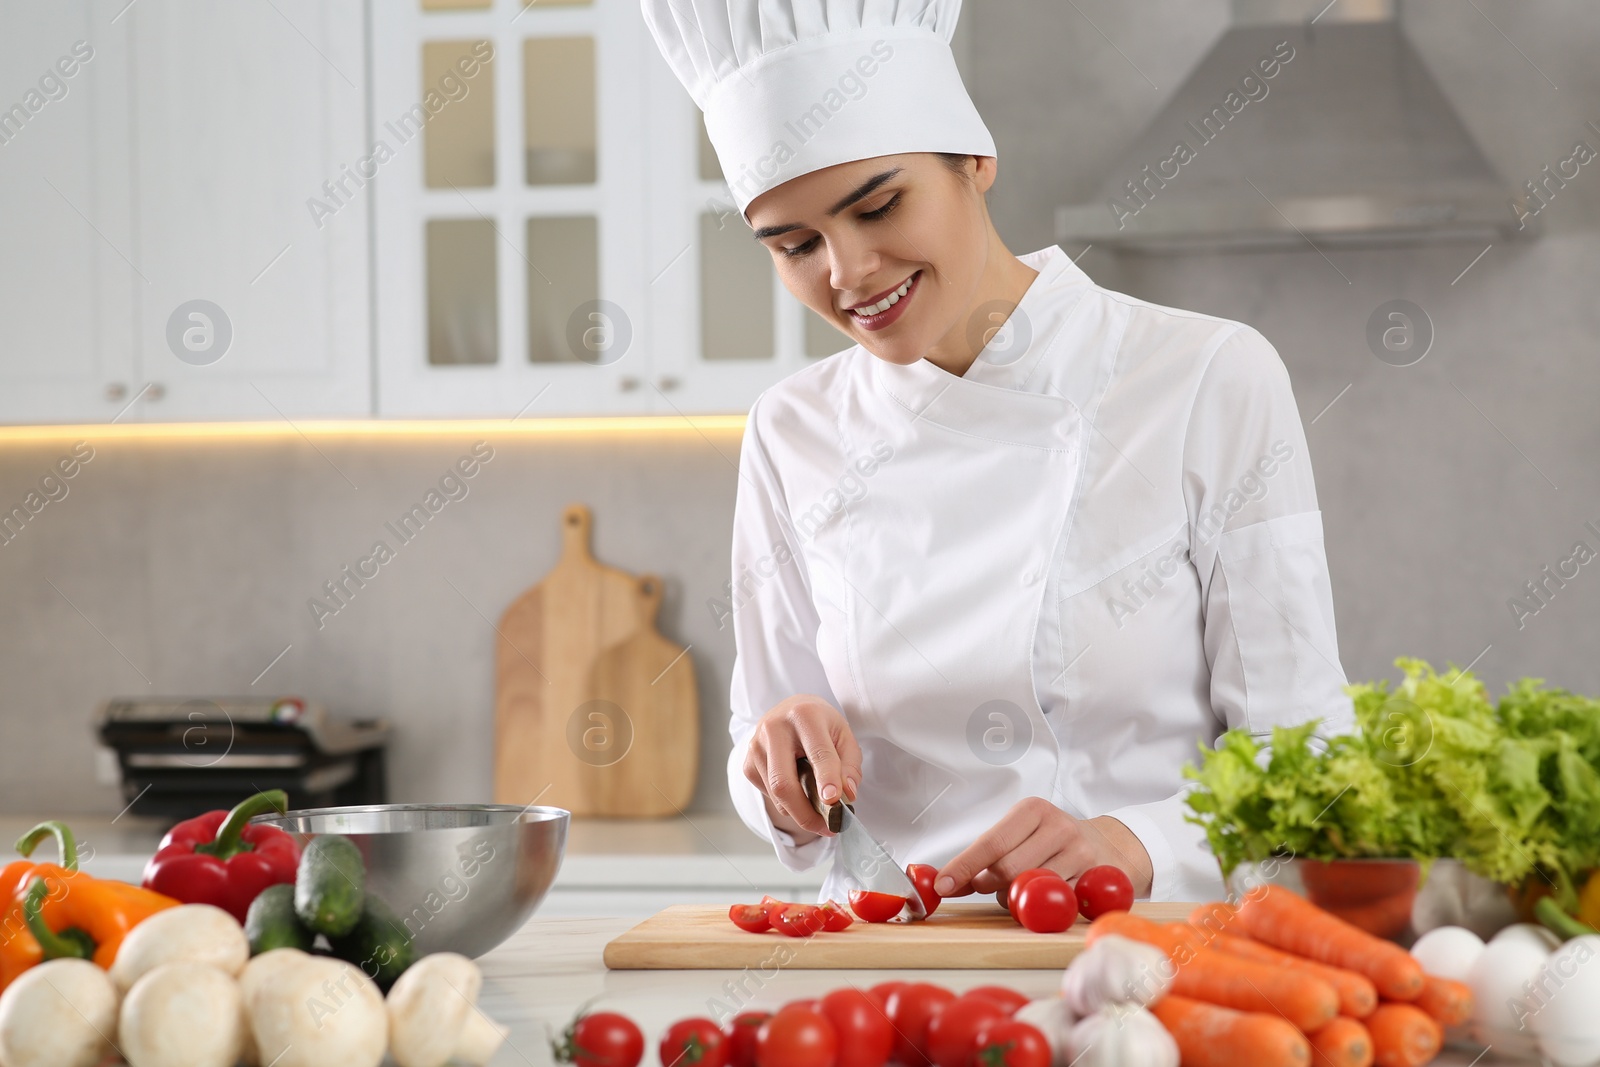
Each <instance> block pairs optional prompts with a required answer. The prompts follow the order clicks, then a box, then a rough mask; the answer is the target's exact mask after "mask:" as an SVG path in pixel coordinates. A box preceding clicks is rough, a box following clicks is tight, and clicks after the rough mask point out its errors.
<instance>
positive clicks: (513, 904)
mask: <svg viewBox="0 0 1600 1067" xmlns="http://www.w3.org/2000/svg"><path fill="white" fill-rule="evenodd" d="M570 820H571V813H569V812H566V811H563V810H561V809H560V808H546V807H539V808H533V807H526V808H524V807H517V806H515V805H499V804H388V805H373V806H366V807H342V808H320V809H312V810H307V811H291V812H289V813H288V814H287V815H261V816H257V817H256V818H255V819H254V820H252V821H253V822H256V823H266V824H267V825H270V826H276V827H278V828H280V829H282V830H286V831H288V832H289V833H291V834H293V835H295V837H296V838H297V839H298V840H299V842H300V844H301V846H302V847H304V845H305V844H306V842H308V841H310V840H311V839H312V838H313V837H316V836H318V835H320V834H337V835H339V836H341V837H346V838H349V839H350V841H351V842H352V843H353V844H354V845H355V846H356V848H358V849H360V850H361V859H362V861H363V862H364V864H365V865H366V871H367V886H366V888H367V891H368V892H370V893H374V894H376V895H377V896H379V897H381V898H382V899H383V901H384V903H386V904H388V905H389V907H390V908H391V909H393V911H394V913H395V917H396V918H397V919H398V920H399V921H400V923H401V924H402V925H403V926H404V927H405V931H406V933H407V934H408V935H409V936H410V937H411V938H412V939H413V942H414V945H415V948H416V951H417V955H418V956H425V955H427V954H428V953H430V952H459V953H461V954H462V955H463V956H481V955H483V954H484V953H485V952H488V951H489V950H490V949H492V948H494V947H495V946H496V945H498V944H500V942H502V941H504V940H505V939H506V938H508V937H510V936H511V935H512V934H513V933H515V932H516V931H517V930H518V929H519V928H521V926H522V924H523V923H524V922H526V921H527V919H528V916H530V915H532V914H533V912H534V909H535V908H537V907H538V906H539V902H540V901H542V900H543V899H544V896H545V893H547V892H548V891H549V889H550V884H551V883H552V882H554V881H555V880H556V872H557V871H559V870H560V869H561V859H562V856H563V855H565V853H566V849H567V824H568V823H569V821H570Z"/></svg>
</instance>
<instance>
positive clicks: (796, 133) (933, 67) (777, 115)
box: [641, 0, 995, 213]
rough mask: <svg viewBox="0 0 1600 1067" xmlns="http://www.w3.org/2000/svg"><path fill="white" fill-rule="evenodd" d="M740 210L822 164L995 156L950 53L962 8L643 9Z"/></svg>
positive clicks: (873, 4)
mask: <svg viewBox="0 0 1600 1067" xmlns="http://www.w3.org/2000/svg"><path fill="white" fill-rule="evenodd" d="M641 3H642V4H643V8H644V18H645V23H646V24H647V25H648V26H649V27H650V33H651V34H652V35H653V36H654V37H655V39H656V45H657V46H658V47H659V48H660V49H661V54H662V55H663V56H665V57H666V60H667V64H668V66H670V67H671V68H672V72H673V73H674V74H675V75H677V78H678V80H679V81H680V82H682V83H683V86H684V88H685V89H688V90H689V95H690V96H692V97H693V98H694V102H695V103H696V104H697V105H699V107H700V110H701V111H703V112H704V113H705V120H706V133H707V134H708V135H709V136H710V138H711V145H712V147H713V148H715V149H716V152H717V158H718V160H720V161H721V163H722V174H723V177H724V178H725V179H726V180H727V183H728V188H729V190H730V191H731V192H732V193H733V198H734V201H735V202H736V203H737V204H738V206H739V211H740V212H741V213H742V212H743V211H744V210H745V208H746V207H747V206H748V205H749V203H750V201H752V200H754V199H755V198H756V197H757V196H760V195H761V194H762V193H764V192H766V191H767V190H768V189H772V188H774V187H776V186H779V185H782V184H783V183H784V182H786V181H788V180H790V179H791V178H797V177H799V176H800V175H802V174H809V173H811V172H812V171H814V170H820V169H822V168H823V167H831V166H834V165H835V164H839V163H848V162H851V161H853V160H857V159H870V158H872V157H873V156H885V155H891V154H894V153H899V152H959V153H963V154H970V155H977V156H992V155H994V154H995V150H994V138H993V137H991V136H990V135H989V129H988V127H986V126H985V125H984V124H983V119H982V118H980V117H979V115H978V109H977V108H975V107H974V106H973V104H972V98H971V97H969V96H968V95H967V90H966V86H964V85H963V84H962V82H961V74H960V72H958V71H957V70H956V63H955V56H954V55H953V54H952V53H951V51H950V37H951V35H952V34H954V33H955V28H956V19H957V18H958V17H959V15H960V13H961V0H641Z"/></svg>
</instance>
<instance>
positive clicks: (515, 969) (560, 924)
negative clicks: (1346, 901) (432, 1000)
mask: <svg viewBox="0 0 1600 1067" xmlns="http://www.w3.org/2000/svg"><path fill="white" fill-rule="evenodd" d="M632 925H633V920H631V919H554V918H538V917H535V918H533V919H531V920H529V922H528V923H527V925H526V926H524V927H523V928H522V929H521V930H519V931H518V932H517V933H516V934H515V935H514V936H512V937H511V939H510V940H508V941H507V942H506V943H505V944H503V945H501V946H500V947H499V948H497V949H495V950H494V951H493V952H490V953H489V954H488V955H486V956H484V957H483V958H482V959H480V960H479V961H478V962H479V965H480V966H481V967H482V968H483V971H484V976H485V982H484V988H483V993H482V994H481V995H480V996H479V998H478V1004H479V1007H481V1008H482V1009H483V1010H484V1011H485V1012H486V1013H487V1014H488V1015H489V1016H491V1017H492V1018H494V1019H495V1020H497V1021H499V1022H501V1023H504V1024H505V1025H507V1026H509V1027H510V1028H511V1034H510V1037H509V1038H508V1040H507V1042H506V1044H505V1045H504V1046H503V1047H502V1048H501V1050H500V1052H499V1053H498V1054H497V1055H496V1056H495V1058H494V1060H493V1061H492V1062H491V1067H513V1065H522V1067H546V1065H549V1064H553V1062H554V1061H553V1059H552V1057H551V1055H550V1034H551V1033H556V1034H559V1033H560V1031H561V1029H562V1028H563V1027H564V1026H565V1025H566V1023H567V1021H568V1020H570V1019H571V1018H572V1016H573V1014H574V1013H575V1012H576V1011H577V1010H578V1009H579V1008H580V1007H584V1006H585V1005H587V1006H588V1007H589V1008H590V1009H591V1010H594V1011H617V1012H621V1013H622V1014H624V1015H626V1016H628V1017H629V1018H631V1019H633V1021H634V1022H636V1023H638V1024H639V1027H640V1029H642V1030H643V1031H644V1036H645V1058H644V1063H643V1065H642V1067H659V1063H660V1061H659V1059H658V1057H657V1055H656V1051H655V1049H656V1043H657V1042H658V1041H659V1040H660V1038H661V1034H662V1033H663V1032H664V1031H665V1030H666V1028H667V1026H668V1025H670V1024H671V1023H673V1022H675V1021H677V1020H678V1019H683V1018H687V1017H689V1016H694V1015H701V1016H706V1017H709V1018H712V1019H719V1020H720V1019H722V1018H725V1017H726V1015H727V1014H729V1013H730V1012H731V1011H742V1010H745V1009H746V1008H756V1007H764V1008H776V1007H778V1006H779V1005H781V1004H783V1003H784V1002H786V1001H789V1000H794V999H798V998H801V997H812V996H817V995H819V994H822V993H825V992H827V991H828V990H830V989H836V988H839V987H840V986H845V985H855V986H858V987H860V988H863V989H865V988H867V987H869V986H873V985H876V984H877V983H879V982H886V981H889V980H891V979H899V980H903V981H925V982H935V983H937V984H939V985H943V986H946V987H947V988H949V989H953V990H955V991H956V992H961V991H962V990H965V989H970V988H972V987H973V986H979V985H991V984H992V985H1003V986H1008V987H1010V988H1012V989H1015V990H1017V991H1018V992H1020V993H1024V994H1026V995H1028V996H1031V997H1042V996H1049V995H1052V994H1053V993H1054V992H1055V990H1056V989H1057V988H1058V984H1059V982H1060V980H1061V972H1060V971H1054V970H1044V971H1031V970H1030V971H1019V970H1011V971H961V970H940V971H929V970H919V971H899V970H891V969H886V970H874V971H809V970H793V969H789V970H776V971H775V972H773V973H770V974H768V973H759V972H757V971H754V970H748V969H747V970H746V971H743V972H740V971H610V970H607V969H606V967H605V964H604V963H602V962H601V952H602V950H603V949H604V947H605V944H606V942H607V941H609V940H610V939H611V938H613V937H615V936H617V935H618V934H620V933H622V932H623V931H625V930H627V929H629V927H631V926H632ZM1478 1052H1479V1050H1477V1049H1473V1050H1459V1049H1447V1050H1445V1052H1444V1053H1442V1054H1441V1055H1440V1056H1439V1057H1438V1058H1437V1059H1435V1060H1434V1061H1433V1062H1434V1064H1436V1065H1438V1067H1469V1065H1471V1064H1474V1063H1477V1064H1479V1067H1483V1065H1487V1064H1491V1063H1497V1064H1512V1063H1518V1062H1525V1061H1515V1060H1508V1059H1502V1058H1497V1057H1496V1056H1495V1055H1494V1053H1493V1052H1490V1053H1489V1054H1488V1055H1486V1056H1483V1057H1482V1058H1481V1059H1479V1058H1477V1057H1478ZM1241 1067H1244V1065H1241Z"/></svg>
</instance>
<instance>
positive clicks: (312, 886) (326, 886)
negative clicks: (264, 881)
mask: <svg viewBox="0 0 1600 1067" xmlns="http://www.w3.org/2000/svg"><path fill="white" fill-rule="evenodd" d="M366 891H367V869H366V867H365V866H364V865H363V864H362V862H361V850H360V849H358V848H356V846H355V845H354V844H353V843H352V842H351V841H350V839H349V838H347V837H339V836H337V835H334V834H323V835H322V836H321V837H314V838H312V839H311V843H310V844H308V845H306V848H305V851H304V852H302V853H300V868H299V870H298V871H296V872H295V879H294V913H295V914H296V915H297V916H299V918H300V921H301V922H303V923H305V924H306V926H307V927H308V928H309V929H311V930H312V931H313V932H314V933H319V934H326V935H327V936H328V937H330V938H334V937H343V936H344V935H345V934H348V933H349V932H350V931H351V930H353V929H355V925H356V923H357V922H359V921H360V920H361V909H362V907H363V905H364V904H365V903H366V900H365V898H366Z"/></svg>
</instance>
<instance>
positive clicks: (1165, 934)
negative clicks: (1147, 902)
mask: <svg viewBox="0 0 1600 1067" xmlns="http://www.w3.org/2000/svg"><path fill="white" fill-rule="evenodd" d="M1106 934H1121V935H1122V936H1123V937H1127V938H1132V939H1133V940H1135V941H1143V942H1144V943H1145V944H1147V945H1154V946H1156V947H1157V948H1159V949H1161V950H1162V951H1163V952H1165V953H1166V954H1167V955H1168V956H1170V957H1172V958H1173V959H1177V960H1181V959H1182V958H1183V957H1184V956H1185V955H1187V954H1189V953H1193V952H1195V951H1197V950H1199V949H1200V948H1202V947H1204V942H1203V940H1202V938H1201V937H1200V934H1199V933H1198V932H1197V931H1196V930H1195V929H1194V927H1192V926H1190V925H1189V924H1188V923H1182V922H1171V923H1158V922H1151V921H1150V920H1149V919H1141V918H1139V917H1138V916H1137V915H1133V914H1130V913H1129V912H1126V911H1111V912H1107V913H1106V914H1104V915H1102V916H1100V918H1098V919H1096V920H1095V921H1094V922H1092V923H1090V924H1089V932H1088V933H1087V934H1086V935H1085V936H1084V943H1085V944H1088V945H1092V944H1094V943H1095V941H1097V940H1099V939H1100V938H1102V937H1104V936H1105V935H1106Z"/></svg>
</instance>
